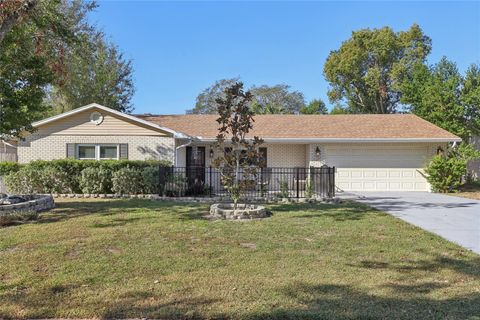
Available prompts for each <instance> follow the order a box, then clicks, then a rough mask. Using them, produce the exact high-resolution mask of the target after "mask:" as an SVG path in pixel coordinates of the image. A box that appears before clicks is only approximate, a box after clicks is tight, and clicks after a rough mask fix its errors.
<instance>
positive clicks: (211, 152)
mask: <svg viewBox="0 0 480 320" xmlns="http://www.w3.org/2000/svg"><path fill="white" fill-rule="evenodd" d="M211 158H213V149H212V148H210V159H211Z"/></svg>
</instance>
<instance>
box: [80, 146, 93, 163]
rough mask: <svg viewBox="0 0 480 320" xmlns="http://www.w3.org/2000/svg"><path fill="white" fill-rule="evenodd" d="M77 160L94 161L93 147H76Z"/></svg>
mask: <svg viewBox="0 0 480 320" xmlns="http://www.w3.org/2000/svg"><path fill="white" fill-rule="evenodd" d="M78 159H85V160H86V159H90V160H94V159H96V156H95V146H78Z"/></svg>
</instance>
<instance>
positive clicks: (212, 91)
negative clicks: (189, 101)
mask: <svg viewBox="0 0 480 320" xmlns="http://www.w3.org/2000/svg"><path fill="white" fill-rule="evenodd" d="M238 81H239V78H231V79H221V80H218V81H216V82H215V83H214V84H213V85H212V86H210V87H208V88H207V89H205V90H203V91H202V92H201V93H200V94H199V95H198V96H197V99H196V102H195V107H194V108H193V109H190V110H187V113H193V114H216V113H217V112H218V105H217V100H218V99H222V98H224V97H225V89H226V88H228V87H231V86H233V85H234V84H236V83H237V82H238Z"/></svg>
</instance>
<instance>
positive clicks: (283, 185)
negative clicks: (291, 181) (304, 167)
mask: <svg viewBox="0 0 480 320" xmlns="http://www.w3.org/2000/svg"><path fill="white" fill-rule="evenodd" d="M278 183H279V186H280V192H278V193H277V194H276V196H277V197H278V198H289V197H290V192H289V191H288V178H287V177H282V178H281V179H280V180H279V182H278Z"/></svg>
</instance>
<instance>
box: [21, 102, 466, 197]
mask: <svg viewBox="0 0 480 320" xmlns="http://www.w3.org/2000/svg"><path fill="white" fill-rule="evenodd" d="M216 118H217V116H215V115H168V116H167V115H166V116H154V115H136V116H133V115H127V114H123V113H120V112H117V111H114V110H112V109H109V108H106V107H103V106H100V105H97V104H91V105H88V106H85V107H81V108H78V109H75V110H72V111H69V112H66V113H63V114H60V115H57V116H54V117H51V118H47V119H45V120H42V121H38V122H36V123H34V124H33V126H34V127H35V128H36V129H37V131H36V132H35V133H33V134H26V136H25V139H24V140H23V141H19V143H18V161H19V162H21V163H25V162H29V161H32V160H36V159H44V160H51V159H61V158H67V157H71V158H77V159H98V160H101V159H129V160H144V159H163V160H169V161H171V162H172V164H174V165H175V166H181V167H184V166H206V167H208V166H210V164H211V161H212V159H214V158H215V157H216V154H215V153H216V151H214V149H213V148H212V145H213V143H214V141H215V137H216V135H217V133H218V130H217V129H218V123H217V122H216V121H215V120H216ZM254 120H255V123H254V129H253V131H252V136H253V135H258V136H259V137H261V138H263V139H264V141H265V143H264V145H262V148H263V149H262V150H261V152H262V153H263V154H264V156H265V157H266V159H267V166H268V167H311V166H313V167H320V166H322V165H327V166H335V167H336V168H337V173H336V185H337V187H338V188H339V189H342V190H382V191H390V190H392V191H394V190H403V191H427V190H429V185H428V183H427V181H426V180H425V178H424V176H423V174H422V171H423V168H424V166H425V164H426V163H427V161H428V160H429V159H430V158H431V157H432V156H433V155H435V154H436V153H437V152H441V151H442V150H445V149H446V146H447V144H448V143H454V142H459V141H461V139H460V138H458V137H457V136H455V135H453V134H451V133H449V132H447V131H445V130H443V129H441V128H439V127H437V126H435V125H433V124H431V123H429V122H427V121H425V120H423V119H421V118H419V117H417V116H415V115H411V114H393V115H257V116H255V118H254Z"/></svg>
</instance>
